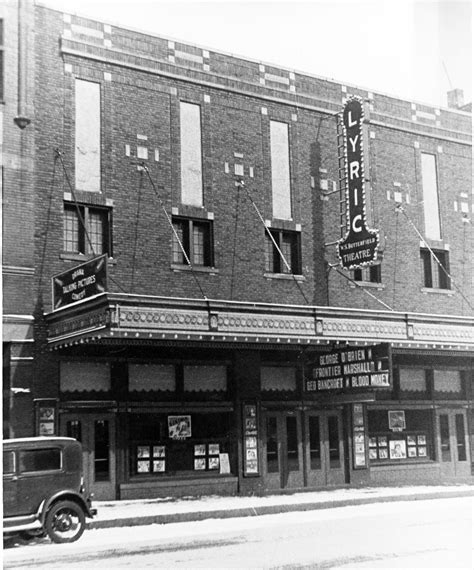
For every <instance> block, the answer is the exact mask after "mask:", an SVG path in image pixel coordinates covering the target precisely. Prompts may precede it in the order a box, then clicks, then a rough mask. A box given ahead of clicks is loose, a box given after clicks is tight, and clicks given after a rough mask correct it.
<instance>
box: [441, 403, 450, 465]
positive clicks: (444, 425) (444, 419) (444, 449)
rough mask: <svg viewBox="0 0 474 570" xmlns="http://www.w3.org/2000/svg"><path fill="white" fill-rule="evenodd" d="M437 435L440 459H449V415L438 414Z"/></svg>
mask: <svg viewBox="0 0 474 570" xmlns="http://www.w3.org/2000/svg"><path fill="white" fill-rule="evenodd" d="M439 435H440V438H441V461H451V441H450V437H449V416H448V415H447V414H442V415H440V416H439Z"/></svg>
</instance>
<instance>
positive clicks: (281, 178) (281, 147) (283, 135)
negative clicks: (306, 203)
mask: <svg viewBox="0 0 474 570" xmlns="http://www.w3.org/2000/svg"><path fill="white" fill-rule="evenodd" d="M270 153H271V166H272V198H273V217H274V218H279V219H281V220H291V188H290V148H289V142H288V125H287V124H286V123H279V122H277V121H270Z"/></svg>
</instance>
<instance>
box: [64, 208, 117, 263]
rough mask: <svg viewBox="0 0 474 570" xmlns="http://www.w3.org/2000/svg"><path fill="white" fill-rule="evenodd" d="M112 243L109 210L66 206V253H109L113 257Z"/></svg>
mask: <svg viewBox="0 0 474 570" xmlns="http://www.w3.org/2000/svg"><path fill="white" fill-rule="evenodd" d="M81 218H82V221H83V222H84V224H83V223H82V221H81ZM84 226H85V227H84ZM86 229H87V234H86V231H85V230H86ZM87 235H88V236H89V239H88V238H87ZM110 241H111V240H110V211H109V210H108V209H107V208H96V207H91V206H85V205H79V206H76V205H75V204H65V205H64V232H63V249H64V251H66V252H68V253H82V254H84V255H89V254H91V253H94V254H95V255H101V254H103V253H107V254H108V255H109V256H111V255H112V252H111V247H110ZM89 242H90V243H89ZM91 244H92V245H91ZM92 250H93V251H92Z"/></svg>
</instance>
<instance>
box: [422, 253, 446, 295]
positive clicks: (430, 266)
mask: <svg viewBox="0 0 474 570" xmlns="http://www.w3.org/2000/svg"><path fill="white" fill-rule="evenodd" d="M433 254H434V255H435V256H436V259H435V258H434V257H433V255H432V253H431V251H430V250H429V249H421V250H420V258H421V268H422V271H423V285H424V286H425V287H427V288H430V289H451V281H450V279H449V257H448V252H447V251H443V250H433Z"/></svg>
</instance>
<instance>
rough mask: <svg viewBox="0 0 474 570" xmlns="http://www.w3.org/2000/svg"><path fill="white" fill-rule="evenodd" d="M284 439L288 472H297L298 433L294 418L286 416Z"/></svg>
mask: <svg viewBox="0 0 474 570" xmlns="http://www.w3.org/2000/svg"><path fill="white" fill-rule="evenodd" d="M286 439H287V443H286V448H287V461H288V470H289V471H298V469H299V461H298V433H297V425H296V418H295V417H294V416H288V417H287V418H286Z"/></svg>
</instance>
